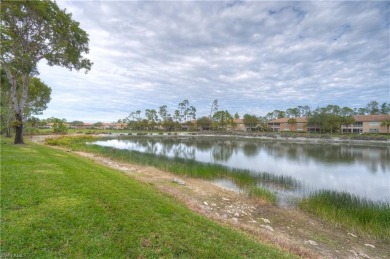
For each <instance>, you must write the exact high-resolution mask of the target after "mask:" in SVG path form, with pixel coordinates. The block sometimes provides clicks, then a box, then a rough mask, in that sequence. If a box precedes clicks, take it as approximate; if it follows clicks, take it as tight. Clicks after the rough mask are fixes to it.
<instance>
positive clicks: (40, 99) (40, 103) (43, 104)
mask: <svg viewBox="0 0 390 259" xmlns="http://www.w3.org/2000/svg"><path fill="white" fill-rule="evenodd" d="M28 87H29V95H28V98H27V100H26V104H25V107H24V109H23V120H27V119H29V118H30V117H31V116H32V115H40V114H42V111H43V110H45V109H46V108H47V104H48V103H49V102H50V99H51V98H50V95H51V88H50V87H49V86H47V85H46V84H45V83H43V82H42V81H41V80H40V79H39V78H36V77H33V78H31V79H30V80H29V86H28ZM20 90H21V89H17V94H18V95H21V93H20ZM14 118H15V112H14V110H13V109H12V98H11V84H10V83H9V81H8V78H7V76H6V73H5V71H4V70H3V69H2V70H1V123H2V125H3V127H4V128H5V129H6V133H7V137H11V121H12V119H14ZM15 123H16V122H14V123H13V124H15Z"/></svg>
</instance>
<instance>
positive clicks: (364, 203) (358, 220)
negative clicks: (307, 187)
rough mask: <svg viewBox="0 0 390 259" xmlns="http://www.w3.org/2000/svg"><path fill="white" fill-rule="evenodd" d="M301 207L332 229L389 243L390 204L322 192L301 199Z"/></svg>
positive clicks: (332, 192) (349, 195) (340, 193)
mask: <svg viewBox="0 0 390 259" xmlns="http://www.w3.org/2000/svg"><path fill="white" fill-rule="evenodd" d="M300 207H301V208H302V209H304V210H306V211H308V212H310V213H313V214H315V215H318V216H320V217H322V218H325V219H327V220H329V221H331V222H332V223H333V224H335V225H341V226H344V227H346V228H348V229H350V230H351V231H355V232H357V233H359V234H362V235H367V234H368V235H370V236H372V237H375V238H378V239H382V240H387V241H390V203H389V202H373V201H370V200H367V199H362V198H359V197H357V196H354V195H352V194H349V193H345V192H335V191H328V190H322V191H318V192H316V193H314V194H312V195H311V196H310V197H308V198H305V199H303V200H302V201H301V203H300Z"/></svg>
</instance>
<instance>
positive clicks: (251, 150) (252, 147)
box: [242, 142, 260, 157]
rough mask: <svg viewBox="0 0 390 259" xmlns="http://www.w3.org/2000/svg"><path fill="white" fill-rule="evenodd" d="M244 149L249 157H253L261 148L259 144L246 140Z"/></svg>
mask: <svg viewBox="0 0 390 259" xmlns="http://www.w3.org/2000/svg"><path fill="white" fill-rule="evenodd" d="M242 151H243V152H244V154H245V155H246V156H247V157H251V156H256V155H257V154H258V153H259V151H260V149H259V145H256V144H254V143H250V142H245V144H244V146H243V148H242Z"/></svg>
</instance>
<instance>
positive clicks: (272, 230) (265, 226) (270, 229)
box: [260, 225, 274, 232]
mask: <svg viewBox="0 0 390 259" xmlns="http://www.w3.org/2000/svg"><path fill="white" fill-rule="evenodd" d="M260 227H262V228H265V229H267V230H269V231H271V232H274V229H273V228H272V227H271V226H268V225H260Z"/></svg>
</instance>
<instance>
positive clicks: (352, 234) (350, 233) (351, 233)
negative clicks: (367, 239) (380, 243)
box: [348, 233, 357, 237]
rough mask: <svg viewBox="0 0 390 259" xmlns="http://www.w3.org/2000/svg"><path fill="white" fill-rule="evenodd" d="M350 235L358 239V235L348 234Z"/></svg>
mask: <svg viewBox="0 0 390 259" xmlns="http://www.w3.org/2000/svg"><path fill="white" fill-rule="evenodd" d="M348 235H350V236H353V237H357V235H354V234H352V233H348Z"/></svg>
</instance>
